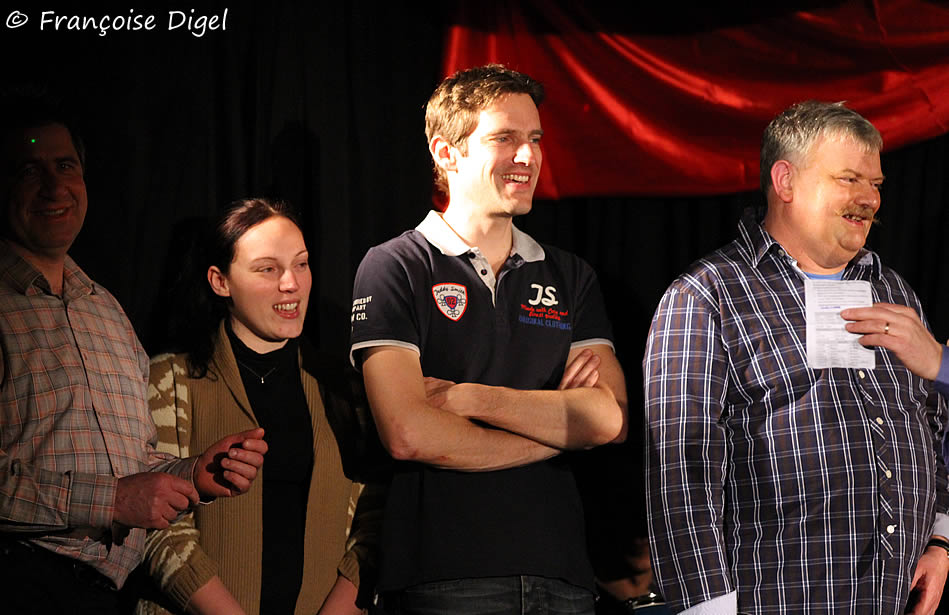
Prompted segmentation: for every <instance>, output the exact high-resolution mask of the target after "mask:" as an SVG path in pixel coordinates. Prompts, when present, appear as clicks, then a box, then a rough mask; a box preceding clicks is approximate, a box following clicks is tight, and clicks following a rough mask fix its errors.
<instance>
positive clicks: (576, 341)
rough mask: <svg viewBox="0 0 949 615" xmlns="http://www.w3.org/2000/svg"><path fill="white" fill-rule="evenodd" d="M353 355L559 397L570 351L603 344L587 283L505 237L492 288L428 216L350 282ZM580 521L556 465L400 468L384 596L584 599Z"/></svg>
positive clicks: (385, 548)
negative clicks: (528, 581) (522, 584)
mask: <svg viewBox="0 0 949 615" xmlns="http://www.w3.org/2000/svg"><path fill="white" fill-rule="evenodd" d="M353 296H354V299H353V308H352V326H353V328H352V353H351V358H352V359H353V361H354V364H355V365H357V366H358V365H359V361H360V352H359V351H360V350H362V349H365V348H368V347H372V346H386V345H391V346H400V347H404V348H409V349H412V350H414V351H415V352H417V353H418V354H419V359H420V362H421V366H422V373H423V374H425V375H426V376H435V377H437V378H442V379H445V380H452V381H455V382H474V383H480V384H486V385H496V386H506V387H511V388H516V389H524V390H532V389H554V388H556V386H557V384H558V383H559V382H560V378H561V376H562V374H563V369H564V367H565V364H566V360H567V355H568V353H569V352H570V349H571V348H574V347H580V346H585V345H593V344H608V345H612V342H611V337H612V332H611V330H610V325H609V321H608V320H607V317H606V312H605V309H604V306H603V299H602V295H601V293H600V289H599V285H598V283H597V280H596V275H595V274H594V272H593V270H592V269H591V268H590V266H589V265H587V264H586V263H585V262H584V261H582V260H581V259H579V258H578V257H576V256H575V255H572V254H569V253H567V252H564V251H562V250H558V249H557V248H552V247H549V246H541V245H540V244H538V243H537V242H536V241H534V240H533V239H531V238H530V237H529V236H528V235H526V234H525V233H522V232H521V231H519V230H517V229H516V228H515V229H514V241H513V247H512V250H511V256H510V257H509V258H508V260H507V261H506V262H505V264H504V266H503V267H502V268H501V271H500V272H499V274H498V276H497V279H495V276H494V272H493V271H492V269H491V267H490V265H489V264H488V262H487V260H486V259H485V258H484V256H483V255H482V254H481V252H480V250H478V248H472V247H469V246H468V245H467V244H465V243H464V242H463V241H462V240H461V239H460V238H459V237H458V236H457V235H456V234H455V233H454V232H453V231H452V230H451V228H450V227H449V226H448V225H447V224H446V223H445V222H444V220H442V218H441V216H440V215H439V214H437V213H435V212H431V213H429V215H428V217H427V218H426V219H425V220H424V221H423V222H422V223H421V224H420V225H419V226H418V227H417V228H416V229H415V230H412V231H408V232H406V233H403V234H402V235H401V236H399V237H397V238H395V239H393V240H391V241H388V242H386V243H384V244H382V245H380V246H376V247H375V248H372V249H371V250H370V251H369V252H368V254H367V255H366V257H365V258H364V259H363V262H362V264H361V265H360V266H359V271H358V272H357V274H356V281H355V288H354V293H353ZM584 531H585V530H584V525H583V511H582V506H581V503H580V498H579V494H578V493H577V488H576V484H575V482H574V478H573V473H572V470H571V468H570V466H569V464H568V463H567V461H566V459H564V456H563V455H561V456H557V457H554V458H552V459H549V460H546V461H542V462H538V463H535V464H531V465H528V466H523V467H519V468H511V469H508V470H500V471H495V472H457V471H452V470H441V469H437V468H432V467H429V466H425V465H422V464H416V463H408V462H405V463H399V464H398V467H397V469H396V472H395V476H394V478H393V482H392V486H391V488H390V492H389V498H388V501H387V504H386V512H385V521H384V526H383V537H382V570H381V575H380V589H381V590H391V589H400V588H403V587H408V586H411V585H415V584H418V583H424V582H429V581H437V580H445V579H455V578H470V577H487V576H507V575H538V576H547V577H552V578H561V579H564V580H566V581H568V582H570V583H573V584H575V585H579V586H582V587H588V588H591V589H592V586H593V574H592V570H591V569H590V566H589V563H588V561H587V556H586V546H585V539H584Z"/></svg>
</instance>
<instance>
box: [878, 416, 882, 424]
mask: <svg viewBox="0 0 949 615" xmlns="http://www.w3.org/2000/svg"><path fill="white" fill-rule="evenodd" d="M882 424H883V419H881V418H880V417H877V425H882Z"/></svg>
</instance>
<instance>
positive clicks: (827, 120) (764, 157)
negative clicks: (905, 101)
mask: <svg viewBox="0 0 949 615" xmlns="http://www.w3.org/2000/svg"><path fill="white" fill-rule="evenodd" d="M829 136H834V137H849V138H851V139H853V140H854V141H856V142H857V143H860V144H862V145H863V146H864V147H866V149H867V150H868V151H877V152H878V151H880V150H881V149H883V137H882V136H881V135H880V131H879V130H877V129H876V127H874V125H873V124H871V123H870V122H869V121H868V120H867V119H866V118H865V117H863V116H862V115H860V114H859V113H857V112H856V111H854V110H853V109H849V108H847V107H845V106H844V103H843V102H836V103H829V102H820V101H817V100H808V101H804V102H800V103H797V104H796V105H792V106H791V107H789V108H787V109H785V110H784V111H782V112H781V113H780V114H779V115H778V116H777V117H776V118H774V119H773V120H771V123H770V124H768V127H767V128H765V131H764V135H763V136H762V138H761V191H762V192H764V193H765V194H767V193H768V188H770V187H771V167H773V166H774V163H775V162H777V161H779V160H789V161H791V162H795V161H800V160H801V159H802V158H804V157H805V156H807V154H808V153H809V152H810V149H811V147H812V146H813V145H814V143H816V142H817V141H818V140H819V139H820V138H821V137H829Z"/></svg>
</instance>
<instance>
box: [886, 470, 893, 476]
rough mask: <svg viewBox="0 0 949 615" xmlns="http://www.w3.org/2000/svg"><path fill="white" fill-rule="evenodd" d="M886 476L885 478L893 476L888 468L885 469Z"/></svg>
mask: <svg viewBox="0 0 949 615" xmlns="http://www.w3.org/2000/svg"><path fill="white" fill-rule="evenodd" d="M886 477H887V478H893V473H892V472H890V471H889V470H887V471H886Z"/></svg>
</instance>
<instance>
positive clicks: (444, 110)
mask: <svg viewBox="0 0 949 615" xmlns="http://www.w3.org/2000/svg"><path fill="white" fill-rule="evenodd" d="M509 94H527V95H528V96H530V97H531V99H532V100H533V101H534V104H535V105H537V106H538V107H539V106H540V103H541V102H542V101H543V100H544V86H543V85H541V84H540V82H538V81H534V80H533V79H531V78H530V77H528V76H527V75H525V74H524V73H519V72H517V71H513V70H511V69H509V68H506V67H504V66H502V65H500V64H488V65H486V66H478V67H476V68H469V69H467V70H463V71H458V72H457V73H455V74H454V75H452V76H451V77H448V78H447V79H445V80H444V81H442V82H441V84H439V86H438V87H437V88H435V91H434V92H433V93H432V97H431V98H429V99H428V105H426V107H425V137H426V138H427V139H428V142H429V143H431V141H432V138H433V137H434V136H435V135H439V136H441V137H442V138H443V139H445V140H446V141H447V142H448V143H449V144H450V145H452V146H454V147H457V148H458V149H459V150H460V151H461V153H462V154H466V153H467V139H468V137H469V136H470V135H471V133H473V132H474V131H475V129H476V128H477V127H478V116H479V114H480V113H481V111H482V110H484V109H486V108H488V107H490V106H491V105H492V104H494V103H495V102H496V101H497V100H498V99H500V98H503V97H504V96H507V95H509ZM435 185H436V186H438V189H439V190H441V191H442V192H444V193H445V194H448V178H447V177H446V175H445V171H443V170H442V169H441V168H439V167H438V165H435Z"/></svg>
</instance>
